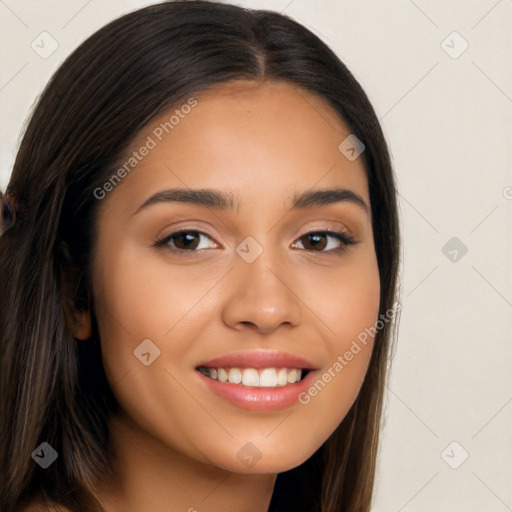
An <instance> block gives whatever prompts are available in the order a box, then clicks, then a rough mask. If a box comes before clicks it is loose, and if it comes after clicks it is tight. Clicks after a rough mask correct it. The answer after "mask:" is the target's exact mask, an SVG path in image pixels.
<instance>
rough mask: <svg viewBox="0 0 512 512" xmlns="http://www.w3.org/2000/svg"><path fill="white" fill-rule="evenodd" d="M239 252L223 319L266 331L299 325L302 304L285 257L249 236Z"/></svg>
mask: <svg viewBox="0 0 512 512" xmlns="http://www.w3.org/2000/svg"><path fill="white" fill-rule="evenodd" d="M267 240H268V239H267ZM236 251H237V257H236V258H235V268H234V269H233V273H232V277H231V279H232V285H231V287H230V293H229V298H228V300H227V302H226V305H225V308H224V320H225V321H226V322H227V323H229V324H231V325H232V326H235V325H236V324H240V323H244V324H247V323H251V324H254V325H255V326H256V327H257V328H258V329H260V330H262V331H267V332H269V331H271V330H274V329H276V328H277V327H279V325H281V324H291V325H297V324H298V323H299V322H300V318H301V307H300V301H299V300H298V298H297V296H296V294H295V293H294V292H293V290H292V288H293V276H292V272H289V271H287V270H286V261H284V258H285V256H284V255H282V254H280V251H279V250H278V249H274V248H272V249H271V248H267V247H263V246H262V245H261V244H260V243H258V242H256V240H255V239H251V238H250V237H248V238H247V239H245V240H244V241H243V242H242V243H241V244H239V246H238V247H237V249H236Z"/></svg>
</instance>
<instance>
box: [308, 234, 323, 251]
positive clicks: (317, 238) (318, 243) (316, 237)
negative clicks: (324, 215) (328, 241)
mask: <svg viewBox="0 0 512 512" xmlns="http://www.w3.org/2000/svg"><path fill="white" fill-rule="evenodd" d="M322 238H324V235H322V234H321V233H313V234H310V235H309V242H310V243H311V245H313V247H320V248H322V249H323V245H322V240H321V239H322Z"/></svg>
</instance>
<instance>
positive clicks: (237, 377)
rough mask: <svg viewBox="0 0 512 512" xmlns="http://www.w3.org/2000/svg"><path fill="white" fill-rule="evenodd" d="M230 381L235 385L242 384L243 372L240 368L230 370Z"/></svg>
mask: <svg viewBox="0 0 512 512" xmlns="http://www.w3.org/2000/svg"><path fill="white" fill-rule="evenodd" d="M228 380H229V382H232V383H233V384H240V382H242V372H241V371H240V370H239V369H238V368H230V369H229V373H228Z"/></svg>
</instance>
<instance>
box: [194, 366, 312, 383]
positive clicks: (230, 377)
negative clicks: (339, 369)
mask: <svg viewBox="0 0 512 512" xmlns="http://www.w3.org/2000/svg"><path fill="white" fill-rule="evenodd" d="M199 371H200V372H201V373H204V374H205V375H207V376H208V377H210V378H212V379H215V380H218V381H220V382H230V383H232V384H241V385H243V386H254V387H264V388H273V387H276V386H286V385H287V384H294V383H295V382H299V381H300V379H301V375H302V371H301V370H300V369H298V368H263V369H261V370H256V369H255V368H228V369H225V368H205V367H204V366H202V367H200V368H199Z"/></svg>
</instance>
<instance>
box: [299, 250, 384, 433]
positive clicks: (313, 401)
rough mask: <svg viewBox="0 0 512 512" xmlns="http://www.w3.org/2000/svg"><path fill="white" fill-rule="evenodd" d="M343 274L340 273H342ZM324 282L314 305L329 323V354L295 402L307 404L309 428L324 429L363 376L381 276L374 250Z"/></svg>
mask: <svg viewBox="0 0 512 512" xmlns="http://www.w3.org/2000/svg"><path fill="white" fill-rule="evenodd" d="M342 274H343V275H342ZM336 282H337V285H336V286H333V285H332V284H331V285H330V286H329V285H328V283H327V282H326V283H325V288H324V289H326V290H327V293H326V294H325V295H324V297H325V301H324V302H323V303H322V307H321V309H320V310H319V311H320V312H321V315H320V316H321V318H322V320H323V321H324V323H325V325H326V326H327V327H328V332H329V335H328V336H326V339H325V342H326V343H327V351H328V357H327V359H326V361H325V364H324V365H323V367H322V368H321V369H320V370H319V371H318V372H316V373H317V374H316V375H315V378H314V380H313V381H312V383H311V386H310V387H309V388H308V390H307V391H306V393H304V394H303V395H302V396H301V397H300V398H299V402H300V403H301V404H302V405H303V406H304V407H305V409H307V410H308V413H307V417H308V422H309V423H310V424H311V427H312V429H311V431H312V432H317V433H318V434H319V433H322V434H321V435H323V436H324V437H325V436H327V435H329V434H330V433H331V432H332V431H333V430H334V429H335V428H336V427H337V426H338V425H339V423H340V422H341V421H342V420H343V418H344V417H345V416H346V414H347V413H348V411H349V409H350V407H351V406H352V404H353V403H354V401H355V399H356V398H357V395H358V393H359V390H360V388H361V385H362V383H363V381H364V377H365V375H366V371H367V368H368V364H369V361H370V358H371V354H372V349H373V343H374V337H375V333H376V331H375V326H376V322H377V320H378V315H379V302H380V278H379V271H378V264H377V260H376V257H375V255H374V254H373V255H372V254H368V256H367V257H366V258H362V259H361V260H360V261H359V262H358V264H357V265H353V266H351V267H350V269H348V267H347V271H346V272H342V273H340V276H339V278H338V279H337V280H336Z"/></svg>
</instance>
